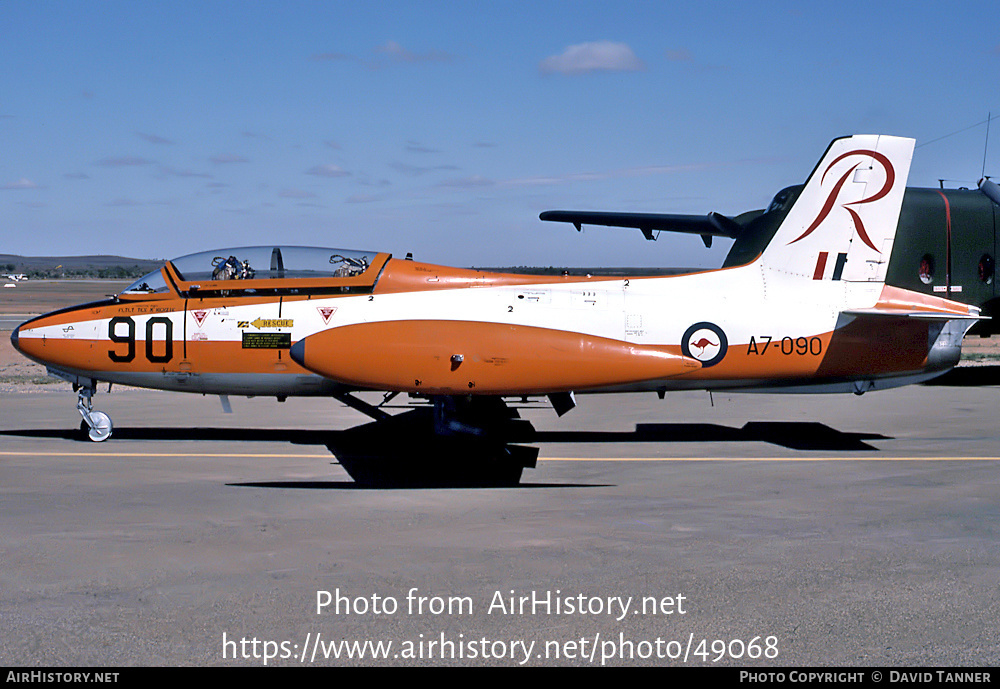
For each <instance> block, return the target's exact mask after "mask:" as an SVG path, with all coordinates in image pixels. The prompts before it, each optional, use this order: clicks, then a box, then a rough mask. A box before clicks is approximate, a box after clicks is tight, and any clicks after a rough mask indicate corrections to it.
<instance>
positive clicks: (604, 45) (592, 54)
mask: <svg viewBox="0 0 1000 689" xmlns="http://www.w3.org/2000/svg"><path fill="white" fill-rule="evenodd" d="M538 68H539V69H540V70H541V71H542V72H543V73H545V74H550V73H552V72H557V73H559V74H585V73H587V72H599V71H600V72H638V71H641V70H644V69H646V65H645V63H644V62H643V61H642V60H640V59H639V58H638V57H636V55H635V53H634V52H632V49H631V48H630V47H629V46H628V45H627V44H625V43H612V42H611V41H595V42H593V43H580V44H578V45H571V46H569V47H568V48H566V49H565V50H564V51H562V53H560V54H559V55H552V56H550V57H547V58H545V59H544V60H542V61H541V62H540V63H539V64H538Z"/></svg>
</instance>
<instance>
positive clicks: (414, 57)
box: [375, 41, 452, 62]
mask: <svg viewBox="0 0 1000 689" xmlns="http://www.w3.org/2000/svg"><path fill="white" fill-rule="evenodd" d="M375 52H377V53H382V54H383V55H386V56H387V57H388V58H389V60H390V61H393V62H451V60H452V56H451V55H449V54H448V53H441V52H438V51H436V50H432V51H431V52H428V53H411V52H410V51H409V50H407V49H406V48H404V47H403V46H401V45H400V44H399V43H396V41H386V42H385V43H384V44H382V45H380V46H379V47H378V48H376V49H375Z"/></svg>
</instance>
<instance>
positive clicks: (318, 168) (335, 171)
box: [306, 165, 351, 177]
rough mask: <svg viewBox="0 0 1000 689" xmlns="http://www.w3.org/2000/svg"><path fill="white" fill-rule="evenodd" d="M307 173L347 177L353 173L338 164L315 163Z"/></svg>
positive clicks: (318, 175) (319, 175)
mask: <svg viewBox="0 0 1000 689" xmlns="http://www.w3.org/2000/svg"><path fill="white" fill-rule="evenodd" d="M306 174H307V175H316V176H317V177H347V176H349V175H350V174H351V173H350V172H348V171H347V170H345V169H344V168H342V167H339V166H337V165H314V166H313V167H311V168H309V169H308V170H306Z"/></svg>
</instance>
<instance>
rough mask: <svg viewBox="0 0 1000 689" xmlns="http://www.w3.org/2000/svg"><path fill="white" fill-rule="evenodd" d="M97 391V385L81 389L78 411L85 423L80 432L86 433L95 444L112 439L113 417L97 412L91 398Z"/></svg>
mask: <svg viewBox="0 0 1000 689" xmlns="http://www.w3.org/2000/svg"><path fill="white" fill-rule="evenodd" d="M96 391H97V384H96V383H94V384H93V385H91V386H89V387H87V386H84V387H81V388H80V389H79V390H78V391H77V395H78V396H77V401H76V410H77V411H78V412H80V416H82V417H83V421H81V422H80V430H81V431H82V432H84V433H86V434H87V435H88V436H89V437H90V439H91V440H93V441H94V442H95V443H100V442H103V441H105V440H107V439H108V438H110V437H111V430H112V425H111V417H110V416H108V415H107V414H105V413H104V412H102V411H95V410H94V408H93V406H92V404H91V398H92V397H93V396H94V393H95V392H96Z"/></svg>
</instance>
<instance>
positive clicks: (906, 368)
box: [11, 136, 980, 483]
mask: <svg viewBox="0 0 1000 689" xmlns="http://www.w3.org/2000/svg"><path fill="white" fill-rule="evenodd" d="M913 147H914V141H913V140H912V139H906V138H898V137H893V136H852V137H846V138H841V139H836V140H834V141H833V142H832V143H831V144H830V146H829V148H828V149H827V151H826V153H825V154H824V155H823V157H822V159H821V160H820V162H819V164H818V165H817V167H816V168H815V169H814V170H813V172H812V174H811V175H810V176H809V179H808V181H807V182H806V184H805V186H804V188H803V189H802V192H801V193H800V194H799V195H798V197H797V198H795V199H794V200H793V201H791V202H790V203H788V204H787V206H788V207H783V206H781V205H780V204H776V205H772V207H771V208H770V209H769V210H768V212H769V213H775V214H777V215H776V216H775V227H776V231H775V233H774V235H773V237H772V238H771V240H770V242H769V243H768V244H767V245H766V247H765V248H764V250H763V251H762V252H761V253H760V254H759V255H757V256H756V257H755V258H753V259H752V260H749V261H748V262H747V263H745V264H744V265H740V266H735V267H730V268H725V269H721V270H706V271H702V272H695V273H691V274H683V275H671V276H662V275H629V276H627V277H621V276H602V275H577V276H572V275H562V276H542V275H514V274H503V273H491V272H483V271H476V270H467V269H458V268H448V267H442V266H436V265H429V264H424V263H417V262H414V261H412V260H400V259H394V258H392V257H391V256H390V255H389V254H386V253H379V252H366V251H345V250H341V249H318V248H301V247H284V246H267V247H251V248H243V249H226V250H220V251H214V252H206V253H199V254H192V255H188V256H184V257H181V258H178V259H175V260H172V261H167V262H166V263H165V264H164V266H163V267H162V268H161V269H159V270H156V271H154V272H152V273H150V274H148V275H146V276H144V277H142V278H140V279H139V280H137V281H136V282H135V283H134V284H133V285H131V286H130V287H128V288H127V289H126V290H124V291H123V292H122V293H121V294H119V295H117V296H115V297H113V298H110V299H108V300H106V301H102V302H96V303H92V304H85V305H81V306H76V307H71V308H67V309H63V310H61V311H55V312H53V313H49V314H46V315H44V316H40V317H38V318H34V319H32V320H30V321H27V322H25V323H23V324H21V325H20V326H19V327H18V328H17V329H16V330H15V331H14V333H13V335H12V337H11V340H12V342H13V344H14V346H15V347H16V348H17V349H18V350H20V351H21V352H22V353H24V354H25V355H27V356H28V357H30V358H32V359H34V360H36V361H39V362H41V363H43V364H45V365H46V366H47V367H48V370H49V372H50V373H51V374H52V375H55V376H58V377H60V378H63V379H65V380H68V381H70V382H72V383H73V384H74V386H75V388H76V390H77V391H78V395H79V397H78V403H77V407H78V409H79V411H80V414H81V415H82V417H83V423H82V424H81V428H82V429H84V430H86V431H88V432H89V435H90V437H91V438H92V439H93V440H97V441H100V440H105V439H107V438H108V437H109V436H110V435H111V431H112V425H111V420H110V419H109V418H108V416H107V415H106V414H104V413H102V412H99V411H95V410H93V409H92V406H91V397H92V396H93V394H94V392H95V391H96V389H97V388H96V386H97V383H98V381H107V382H110V383H121V384H126V385H138V386H142V387H148V388H159V389H166V390H177V391H187V392H197V393H202V394H218V395H222V396H227V395H268V396H274V397H276V398H278V400H284V399H285V398H286V397H287V396H289V395H326V396H332V397H335V398H337V399H339V400H341V401H343V402H344V403H345V404H348V405H350V406H352V407H354V408H356V409H358V410H360V411H363V412H364V413H366V414H368V415H369V416H371V417H372V418H374V419H375V421H374V423H372V424H368V425H367V426H363V427H361V428H362V429H367V430H370V431H372V432H370V433H369V432H367V431H366V432H359V433H358V434H355V435H349V436H344V437H341V438H340V440H338V441H336V442H332V443H331V449H332V450H333V451H334V453H335V454H337V455H338V458H339V459H340V460H341V463H342V464H343V465H344V466H345V468H347V469H348V471H349V472H351V474H352V476H354V478H355V479H356V480H372V479H373V478H377V476H378V471H377V470H375V469H373V468H372V467H374V466H376V458H378V457H380V456H385V455H391V454H393V452H395V451H397V450H399V449H400V448H407V449H408V450H409V451H408V452H407V453H406V454H407V455H408V456H410V457H412V449H413V448H414V447H423V448H425V449H426V448H432V449H431V452H432V453H434V454H437V455H440V456H442V457H444V456H447V457H448V462H449V466H450V469H454V468H455V467H459V466H465V467H469V466H476V467H479V468H482V467H489V468H490V470H491V471H493V470H495V475H496V476H497V477H498V478H497V479H496V481H498V482H501V483H510V482H515V483H516V482H517V481H518V480H519V478H520V475H521V471H522V469H523V468H524V467H526V466H534V462H535V458H536V456H537V449H536V448H533V447H524V446H519V445H513V444H511V441H514V442H517V441H519V440H521V439H523V438H524V437H525V436H524V435H523V433H522V431H523V426H524V424H525V423H526V422H523V421H521V422H518V421H516V420H515V418H516V417H517V412H516V410H515V409H512V408H509V407H508V406H507V404H506V401H505V398H518V399H521V398H524V397H529V396H547V397H548V398H549V400H550V401H551V403H552V405H553V407H554V408H555V411H556V412H557V413H558V414H559V415H560V416H561V415H562V414H564V413H565V412H567V411H569V410H570V409H571V408H572V407H573V406H575V404H576V401H575V397H574V393H601V392H655V393H658V394H659V395H661V396H662V395H663V394H664V393H665V392H666V391H668V390H692V389H706V390H757V391H789V392H853V393H856V394H861V393H864V392H867V391H870V390H879V389H884V388H891V387H895V386H899V385H906V384H910V383H917V382H921V381H925V380H928V379H930V378H932V377H934V376H937V375H939V374H941V373H943V372H945V371H947V370H949V369H950V368H952V367H953V366H954V365H955V364H956V363H957V362H958V360H959V357H960V354H961V344H962V338H963V336H964V335H965V333H966V331H967V330H968V329H969V327H970V326H971V325H972V324H973V323H974V322H975V321H976V320H977V319H979V318H980V315H979V309H977V308H976V307H973V306H968V305H965V304H961V303H958V302H954V301H950V300H947V299H943V298H940V297H937V296H934V295H927V294H919V293H916V292H910V291H906V290H902V289H898V288H894V287H890V286H887V285H886V284H885V275H886V269H887V265H888V260H889V256H890V254H891V251H892V244H893V239H894V236H895V233H896V226H897V222H898V219H899V213H900V204H901V201H902V196H903V191H904V188H905V186H906V179H907V175H908V173H909V168H910V160H911V157H912V154H913ZM360 391H381V392H384V393H385V399H384V401H383V403H382V404H378V405H375V404H372V403H370V402H367V401H364V400H363V399H362V398H360V397H358V396H356V394H355V393H357V392H360ZM404 392H405V393H408V394H409V395H411V396H413V397H417V398H420V399H426V400H427V401H428V402H430V403H431V406H432V411H431V409H429V408H427V407H425V408H422V409H418V410H414V411H411V412H408V413H404V414H389V413H388V412H386V411H385V407H384V404H385V402H387V401H388V400H389V399H391V398H392V397H393V396H395V395H397V394H398V393H404ZM223 401H224V405H225V403H226V402H227V401H228V398H226V397H224V398H223ZM519 429H520V430H519ZM347 433H348V434H350V432H347ZM528 437H529V438H530V436H528ZM345 438H347V440H345ZM345 447H346V448H347V449H345ZM424 454H428V452H426V451H425V452H424ZM409 463H410V464H411V465H416V466H417V467H419V470H420V471H423V470H424V468H425V467H426V464H422V463H421V462H413V460H409ZM396 468H398V466H396ZM450 469H449V470H450ZM477 480H479V479H477Z"/></svg>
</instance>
